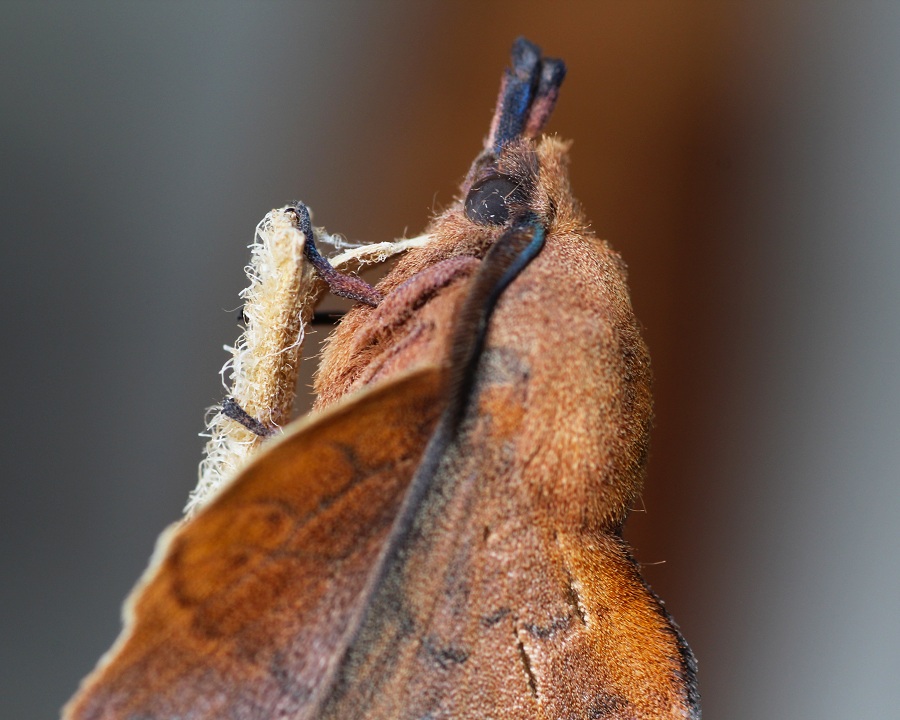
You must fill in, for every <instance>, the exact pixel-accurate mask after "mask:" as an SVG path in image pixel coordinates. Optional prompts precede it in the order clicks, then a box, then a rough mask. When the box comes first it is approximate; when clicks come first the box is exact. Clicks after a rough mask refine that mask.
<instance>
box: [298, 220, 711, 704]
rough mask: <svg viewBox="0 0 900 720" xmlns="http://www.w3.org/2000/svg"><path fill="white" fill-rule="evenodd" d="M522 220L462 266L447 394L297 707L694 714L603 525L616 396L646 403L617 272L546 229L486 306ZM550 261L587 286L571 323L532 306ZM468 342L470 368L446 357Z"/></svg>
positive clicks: (653, 619)
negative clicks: (352, 617) (377, 550)
mask: <svg viewBox="0 0 900 720" xmlns="http://www.w3.org/2000/svg"><path fill="white" fill-rule="evenodd" d="M528 227H529V226H527V225H525V226H521V227H519V228H518V229H517V228H513V229H511V230H509V231H508V232H506V233H504V235H503V236H502V237H501V238H499V239H498V240H497V241H496V243H495V244H494V245H493V246H492V248H491V250H490V251H489V252H488V253H487V255H486V256H485V259H484V260H483V262H482V265H481V267H480V268H479V270H478V272H477V274H476V275H475V276H474V278H473V280H472V283H471V286H470V288H469V292H468V295H467V298H466V302H465V304H464V305H463V307H462V309H461V311H460V312H459V318H458V320H457V326H456V328H455V339H454V343H453V347H454V355H453V360H452V361H451V366H452V367H453V368H454V370H455V371H457V374H456V375H454V378H455V379H454V382H452V383H451V385H450V388H451V400H450V403H451V404H450V406H449V407H450V410H448V412H447V414H446V415H445V418H444V419H443V420H442V421H441V424H440V425H439V427H438V430H437V431H436V434H435V437H434V438H433V439H432V445H431V447H429V450H428V451H427V452H426V455H425V456H424V459H423V463H422V465H421V466H420V468H419V470H418V471H417V474H416V477H415V478H414V479H413V482H412V484H411V486H410V489H409V491H408V493H407V496H406V498H405V500H404V505H403V507H402V508H401V509H400V511H399V514H398V520H397V523H396V524H395V526H394V529H393V531H392V535H391V537H390V539H389V540H388V541H387V544H386V548H387V549H386V552H385V553H384V556H383V557H384V558H385V559H386V562H385V563H384V564H383V565H382V566H381V571H376V572H375V573H374V574H373V582H372V583H370V586H369V589H368V590H367V591H366V604H365V607H364V611H363V613H362V614H361V615H360V622H359V625H357V626H355V627H354V624H355V622H354V623H351V631H350V636H349V641H348V643H347V645H346V647H338V648H337V650H338V654H339V656H338V658H337V664H336V665H335V672H334V674H333V675H329V676H328V678H327V680H326V682H325V683H323V686H322V690H321V691H317V693H316V695H315V697H314V698H313V699H312V700H311V703H310V707H309V708H308V709H307V710H306V711H305V712H304V714H303V715H302V717H303V718H327V719H329V720H337V719H338V718H340V719H341V720H344V719H346V718H366V720H395V719H405V718H409V719H413V718H416V719H420V718H431V719H433V720H437V718H457V719H463V718H472V719H474V718H511V719H516V718H570V717H571V718H576V717H586V718H632V719H636V718H640V719H642V720H644V719H649V718H665V719H667V720H671V719H672V718H689V717H692V716H698V711H697V710H696V695H695V691H694V688H693V685H692V682H693V671H692V670H693V669H692V662H693V661H692V659H691V657H690V653H689V651H688V650H687V649H686V647H685V646H684V644H683V642H682V641H681V639H680V636H679V635H678V632H677V630H676V629H675V627H674V626H673V625H672V624H671V623H670V621H669V620H668V618H667V616H666V615H665V612H664V610H663V609H662V607H661V606H660V604H659V602H658V601H657V600H656V598H655V597H654V596H653V595H652V593H651V592H650V591H649V590H648V589H647V588H646V587H645V585H644V584H643V582H642V580H641V578H640V575H639V574H638V572H637V569H636V567H635V565H634V563H633V561H632V560H631V559H630V557H629V556H628V552H627V549H626V547H625V546H624V543H623V542H622V541H621V539H620V538H619V537H618V535H617V528H618V527H620V524H621V519H622V518H623V517H624V507H625V503H626V501H627V499H628V498H630V497H632V496H633V492H634V489H633V488H634V483H635V482H636V478H637V477H639V476H638V473H639V472H640V467H641V465H640V462H641V458H642V448H643V447H644V441H645V423H644V422H643V418H639V420H640V421H636V420H635V418H634V408H635V406H638V407H639V408H640V409H641V410H642V411H646V410H648V408H649V405H647V404H641V401H643V400H644V399H645V394H646V393H647V392H648V391H647V387H646V385H647V383H646V375H645V374H642V373H629V372H628V371H627V368H628V365H627V363H629V362H630V361H632V360H633V359H634V358H635V357H641V356H642V353H641V352H640V351H641V349H642V346H641V345H640V344H639V341H637V343H635V341H634V339H633V334H632V333H631V328H632V327H633V320H632V319H631V318H630V308H628V306H627V304H626V303H623V302H619V303H611V302H610V300H609V298H610V297H612V298H613V300H615V299H617V298H621V289H620V288H621V282H620V279H619V276H618V275H617V274H616V273H615V272H613V271H609V270H608V269H605V268H606V267H607V266H605V265H604V264H603V262H602V258H601V259H598V258H597V254H596V251H597V246H596V245H594V244H593V242H591V241H587V240H579V241H577V242H572V240H571V238H569V237H566V236H563V235H553V236H551V237H550V238H549V239H548V240H547V243H546V247H545V248H544V249H543V250H542V251H541V254H540V255H538V256H537V258H536V259H534V261H533V262H532V263H531V264H529V265H528V268H527V269H526V270H524V271H523V272H522V275H521V276H520V277H519V278H518V279H517V280H516V284H514V285H513V286H512V287H511V289H510V291H509V292H508V293H507V294H506V295H504V296H503V301H500V303H499V304H498V305H497V311H496V313H495V314H493V315H492V313H493V310H492V308H493V305H492V303H493V302H494V301H495V300H496V298H497V297H498V296H499V291H498V290H497V287H498V283H499V284H502V282H503V281H504V279H505V278H509V277H510V272H509V271H510V268H512V269H513V270H514V271H515V272H518V271H519V270H521V269H522V267H523V265H522V263H521V258H522V257H525V256H527V255H528V254H529V253H533V250H534V247H533V244H532V243H533V242H534V241H536V240H539V239H540V237H542V235H541V233H542V232H543V230H542V229H541V228H540V227H539V226H536V225H531V226H530V227H531V231H529V230H528V229H527V228H528ZM532 257H533V254H532ZM561 269H568V270H566V272H567V273H568V278H570V279H571V281H572V282H573V284H575V285H576V286H581V287H591V288H596V289H597V291H596V292H595V293H585V294H584V295H583V296H582V297H581V298H580V299H581V301H582V303H584V305H585V306H586V308H585V309H586V311H587V312H586V313H585V314H586V315H587V316H588V317H590V318H591V320H590V322H586V323H584V324H581V325H562V326H555V327H554V326H553V325H552V319H551V318H548V317H545V316H546V314H547V313H548V312H549V311H548V308H549V307H550V306H551V303H550V302H548V300H549V298H547V297H546V294H547V293H549V292H550V290H549V289H548V288H552V287H553V285H552V283H551V282H549V280H551V279H552V278H553V277H554V276H556V277H558V276H559V274H560V272H561ZM610 305H612V309H610ZM616 313H618V314H616ZM487 317H490V322H491V324H490V327H491V330H490V334H489V336H488V337H486V338H485V344H484V352H479V349H480V347H481V343H480V341H478V340H477V338H478V337H479V336H478V333H477V332H475V331H474V330H473V328H483V327H485V325H486V320H487ZM476 318H477V320H476ZM547 328H552V332H548V331H547V330H546V329H547ZM473 353H474V354H473ZM469 357H471V358H473V362H475V363H476V364H475V365H474V366H471V370H472V375H471V383H472V384H469V382H468V381H463V380H462V379H461V377H462V376H460V375H459V373H458V369H459V368H460V367H470V366H469V362H468V360H466V361H464V360H462V359H461V358H469ZM573 383H574V385H573ZM469 388H471V390H469ZM462 397H465V400H464V401H462V400H460V398H462ZM459 402H464V405H463V407H460V408H459V409H460V413H464V415H461V416H460V421H459V422H455V423H454V424H452V427H453V430H452V431H451V432H450V433H449V434H448V435H447V436H446V437H447V442H446V443H445V444H444V445H443V446H439V445H438V444H437V443H436V440H437V439H438V438H440V437H442V436H443V435H444V434H445V426H446V425H447V423H446V422H445V420H446V418H448V417H450V416H453V415H454V411H453V408H456V407H457V403H459ZM435 447H438V448H439V449H440V452H438V453H436V454H434V457H436V458H437V460H436V462H437V464H436V466H432V465H431V461H432V458H433V453H432V448H435ZM429 467H433V469H432V470H428V468H429ZM407 510H409V512H407ZM407 517H409V520H406V519H405V518H407Z"/></svg>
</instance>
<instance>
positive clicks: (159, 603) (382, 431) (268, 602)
mask: <svg viewBox="0 0 900 720" xmlns="http://www.w3.org/2000/svg"><path fill="white" fill-rule="evenodd" d="M444 384H445V383H444V380H443V373H442V371H440V370H438V369H437V368H426V369H423V370H420V371H417V372H414V373H412V374H409V375H406V376H405V377H402V378H399V379H397V380H394V381H390V382H386V383H385V384H383V385H382V386H380V387H375V388H373V389H371V390H368V391H365V392H362V393H360V394H358V395H357V396H355V397H353V398H350V399H348V400H347V401H346V402H343V403H339V404H338V406H336V407H334V408H332V409H330V410H327V411H325V412H324V413H322V414H321V415H320V416H318V417H315V418H312V419H311V420H310V421H307V422H304V423H301V424H300V426H299V427H298V428H297V429H296V430H295V431H293V432H291V433H290V434H288V435H287V436H286V437H284V438H282V439H280V440H279V441H274V442H273V443H272V445H271V446H270V447H268V448H267V449H266V450H264V451H263V452H262V453H261V454H260V456H259V457H258V458H257V459H255V460H254V461H253V462H252V463H251V464H250V465H248V467H247V468H246V469H245V470H243V471H242V472H241V474H240V475H239V476H238V477H237V478H235V480H234V481H233V482H232V483H231V484H229V485H228V487H227V488H225V489H224V490H223V491H222V492H221V493H220V494H219V495H218V496H217V497H216V498H215V499H214V500H213V501H212V502H211V504H210V505H209V506H208V507H207V508H205V509H204V510H203V511H202V512H201V513H200V514H198V515H197V516H196V517H195V518H193V519H191V520H190V521H186V522H184V523H182V524H180V525H175V526H173V527H172V528H170V529H169V530H167V531H166V532H165V533H164V534H163V536H162V537H161V538H160V541H159V543H158V546H157V550H156V552H155V554H154V559H153V560H152V561H151V566H150V568H149V569H148V570H147V571H146V573H145V575H144V578H142V580H141V581H140V582H139V584H138V586H137V588H136V589H135V590H134V591H133V593H132V595H131V597H130V598H129V600H128V601H127V603H126V608H125V615H126V621H125V628H124V630H123V632H122V634H121V636H120V638H119V639H118V640H117V642H116V644H115V646H114V647H113V648H112V649H111V650H110V651H109V652H108V653H107V655H106V656H105V657H104V658H103V659H102V660H101V661H100V663H99V665H98V667H97V669H96V670H95V671H94V672H93V674H92V675H90V676H89V677H88V678H87V679H86V680H85V681H84V682H83V684H82V687H81V689H80V691H79V692H78V694H77V695H76V696H75V697H74V698H73V699H72V700H71V701H70V703H69V704H68V705H67V707H66V708H65V710H64V712H63V717H64V718H65V719H67V720H76V719H78V720H88V719H91V720H100V719H102V718H108V719H111V718H142V720H150V719H151V718H154V719H158V720H163V719H166V720H168V719H169V718H176V717H177V718H179V719H181V720H201V719H204V718H222V717H267V718H268V717H284V716H287V717H293V716H295V714H296V713H298V712H299V711H300V709H301V708H302V707H303V706H304V705H305V704H306V703H307V700H308V698H309V696H310V694H311V692H312V689H313V688H314V687H316V685H317V684H318V683H319V682H320V680H321V677H322V676H323V673H325V671H326V661H327V658H328V657H329V656H331V655H332V654H333V648H334V646H335V644H336V643H337V642H338V641H339V638H340V637H341V634H342V633H343V631H344V628H345V625H346V623H347V618H348V617H349V616H350V615H351V614H352V613H353V611H354V608H355V607H356V605H357V604H358V601H359V595H360V593H361V592H362V589H363V587H364V585H365V582H366V579H367V577H368V575H369V571H370V568H371V566H372V564H373V563H374V561H375V557H376V556H377V554H378V552H379V549H380V547H381V545H382V543H383V541H384V538H385V536H386V535H387V533H388V531H389V529H390V527H391V524H392V522H393V519H394V515H395V514H396V511H397V506H398V504H399V502H400V499H401V497H402V495H403V492H404V491H405V489H406V487H407V484H408V483H409V480H410V477H411V476H412V474H413V472H414V471H415V468H416V466H417V464H418V462H419V458H420V455H421V453H422V449H423V448H424V447H425V445H426V443H427V440H428V436H429V434H430V433H431V432H432V430H433V428H434V425H435V423H436V421H437V417H438V413H439V412H440V410H441V407H442V405H443V401H442V388H443V387H444Z"/></svg>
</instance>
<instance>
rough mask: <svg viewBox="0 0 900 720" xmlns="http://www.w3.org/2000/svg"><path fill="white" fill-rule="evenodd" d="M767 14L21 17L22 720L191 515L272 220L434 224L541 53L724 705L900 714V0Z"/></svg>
mask: <svg viewBox="0 0 900 720" xmlns="http://www.w3.org/2000/svg"><path fill="white" fill-rule="evenodd" d="M753 7H754V9H753V10H744V11H738V10H736V9H734V7H733V6H726V5H725V4H703V3H690V4H688V3H685V4H682V5H681V6H679V7H676V6H674V5H664V4H644V3H639V4H636V3H630V4H628V5H627V7H626V6H625V4H621V3H606V4H601V3H585V4H579V5H565V4H564V5H557V4H554V5H553V6H552V7H548V8H543V7H540V6H537V5H534V6H528V7H526V8H522V7H521V6H520V5H519V4H513V3H491V4H481V5H479V7H478V9H477V11H476V10H475V9H474V6H468V5H463V4H424V3H422V4H420V3H397V4H383V3H379V4H371V5H364V4H361V3H360V4H346V5H337V4H330V5H326V4H324V3H322V4H320V5H315V6H313V5H302V6H299V7H291V6H288V5H277V6H276V5H274V4H272V5H265V6H252V5H250V4H249V3H248V4H246V5H237V4H227V3H208V4H193V5H191V6H190V7H187V8H185V7H182V6H180V5H175V4H173V5H171V6H169V7H168V8H167V9H163V8H161V7H160V6H155V5H154V6H150V5H147V6H138V5H130V6H124V5H119V4H114V3H81V4H79V5H78V6H77V7H76V6H75V5H67V4H59V5H51V4H35V3H22V4H21V5H17V4H14V3H6V4H5V5H4V8H3V10H2V18H0V48H2V50H0V53H2V61H3V68H4V72H3V73H2V74H0V93H2V95H0V96H2V98H3V107H4V109H3V112H2V113H0V138H2V165H3V174H2V183H3V187H2V194H0V198H2V200H0V202H2V205H3V225H2V227H3V239H4V246H3V250H4V263H3V268H2V282H3V285H2V287H3V290H4V292H5V310H6V312H5V335H6V341H5V343H4V348H3V355H2V358H3V375H2V377H3V379H4V392H3V399H4V403H5V411H4V413H3V419H4V428H3V432H2V435H0V437H2V440H3V443H4V452H3V458H4V471H3V476H2V503H0V533H2V548H0V553H2V563H3V570H2V572H3V574H2V583H0V603H2V606H0V608H2V623H3V625H2V631H0V684H2V685H0V716H2V717H8V718H38V717H52V716H53V715H54V714H55V713H56V712H57V709H58V707H59V706H60V705H61V704H62V703H63V702H64V701H65V699H66V698H67V697H68V696H69V695H70V694H71V693H72V692H73V691H74V689H75V687H76V684H77V682H78V680H79V679H80V677H81V676H83V675H84V674H85V673H86V672H87V671H88V670H90V668H91V667H92V666H93V664H94V662H95V661H96V659H97V658H98V657H99V655H100V654H101V653H102V652H103V651H104V650H106V649H107V648H108V647H109V645H110V643H111V642H112V640H113V639H114V637H115V636H116V633H117V632H118V629H119V619H118V613H119V606H120V603H121V600H122V598H123V597H124V596H125V594H126V593H127V592H128V590H129V588H130V587H131V586H132V585H133V583H134V581H135V580H136V578H137V577H138V575H139V573H140V572H141V570H142V569H143V568H144V566H145V564H146V561H147V558H148V557H149V554H150V552H151V549H152V546H153V542H154V539H155V538H156V536H157V534H158V533H159V531H160V530H161V529H162V528H163V527H164V526H165V525H166V524H167V523H169V522H171V521H173V520H174V519H175V518H177V517H178V515H179V512H180V509H181V506H182V504H183V502H184V500H185V498H186V495H187V493H188V491H189V489H190V488H191V487H192V485H193V482H194V478H195V472H196V463H197V461H198V459H199V455H200V448H201V444H202V441H201V440H200V439H199V438H198V437H197V436H196V435H197V433H198V432H199V431H200V429H201V427H202V426H201V418H202V414H203V409H204V408H205V407H206V406H208V405H211V404H213V403H215V402H216V401H217V400H219V399H220V397H221V395H222V388H221V386H220V384H219V381H218V376H217V372H218V369H219V368H220V367H221V365H222V363H223V362H224V360H225V354H224V353H223V352H222V351H221V349H220V348H221V346H222V345H223V344H225V343H229V342H231V341H232V340H233V339H234V337H235V336H236V334H237V329H236V325H235V319H236V314H235V313H233V312H230V311H231V310H232V309H235V308H237V306H238V304H239V301H238V299H237V292H238V291H239V290H240V289H241V288H242V287H243V285H244V279H243V275H242V272H241V268H242V266H243V264H244V263H245V262H246V259H247V251H246V247H245V246H246V245H247V244H248V243H249V242H250V240H251V239H252V231H253V227H254V225H255V223H256V222H257V221H258V219H259V218H260V217H261V216H262V215H263V214H264V213H265V212H266V211H267V210H268V209H270V208H271V207H273V206H278V205H281V204H283V203H284V202H285V201H287V200H291V199H294V198H301V199H303V200H305V201H306V202H308V203H309V204H310V205H311V206H312V208H313V209H314V210H315V213H316V222H317V223H318V224H322V225H325V226H327V227H328V228H329V229H331V230H332V231H338V232H342V233H344V234H346V235H347V236H348V237H350V238H351V239H358V240H371V241H379V240H385V239H389V238H393V237H396V236H398V235H400V234H402V233H403V231H404V230H406V229H408V231H409V232H410V233H415V232H417V231H418V230H419V229H420V228H421V227H422V226H423V225H424V224H425V222H426V220H427V217H428V215H429V212H430V211H431V209H432V208H439V207H440V206H441V205H442V204H445V203H447V202H448V201H449V200H450V199H451V198H452V195H453V192H454V190H455V186H456V182H457V181H458V179H459V178H460V176H461V175H462V173H464V172H465V170H466V168H467V167H468V163H469V161H470V160H471V158H472V156H473V155H474V153H475V152H476V151H477V150H478V148H479V144H480V141H481V138H482V136H483V134H484V133H485V132H486V128H487V123H488V120H489V117H490V110H491V107H492V105H493V100H494V94H495V92H496V86H497V81H498V78H499V73H500V70H501V68H502V67H503V65H504V63H505V62H506V57H507V51H508V46H509V44H510V42H511V40H512V39H513V38H514V37H515V36H516V35H518V34H520V33H524V34H527V35H528V36H529V37H531V38H532V39H534V40H535V41H537V42H539V43H540V44H542V45H543V46H544V47H545V49H546V50H547V51H548V52H551V53H556V54H559V55H561V56H563V57H564V58H565V59H566V61H567V62H568V65H569V68H570V75H569V79H568V80H567V83H566V86H565V87H564V89H563V94H562V100H561V103H560V106H559V109H558V112H557V114H556V116H555V118H554V119H553V121H552V123H551V127H550V130H551V131H554V132H559V133H560V134H561V135H563V136H565V137H568V138H572V139H574V140H575V145H574V147H573V151H572V159H573V167H572V175H573V182H574V186H575V190H576V193H577V194H578V196H579V197H580V198H581V199H582V201H583V202H584V204H585V206H586V208H587V209H588V213H589V215H590V216H591V217H592V218H593V219H594V222H595V226H596V228H597V231H598V233H599V234H600V235H601V236H603V237H607V238H609V239H610V240H611V241H612V242H613V243H614V244H615V246H616V247H617V248H619V249H620V250H621V252H622V254H623V255H624V257H625V259H626V260H627V261H628V263H629V266H630V270H631V284H632V288H633V295H634V302H635V305H636V308H637V311H638V315H639V317H640V318H641V319H642V321H643V322H644V324H645V326H646V335H647V339H648V342H649V344H650V348H651V351H652V353H653V358H654V365H655V371H656V378H657V383H656V397H657V428H656V432H655V436H654V448H653V455H652V461H651V470H650V477H649V480H648V486H647V490H646V492H645V495H644V504H645V506H646V509H647V511H648V512H647V513H646V514H644V513H636V514H635V515H634V516H633V518H632V521H631V527H630V530H629V534H630V537H631V538H632V540H633V542H634V543H635V545H636V547H637V554H638V557H639V559H641V560H642V561H643V562H646V563H655V562H657V561H663V560H664V561H665V564H663V565H653V564H651V565H649V566H648V567H647V568H646V572H647V575H648V577H649V578H650V580H651V582H652V584H653V585H654V587H655V588H656V589H657V590H658V591H659V593H660V594H661V595H662V596H663V597H664V598H665V599H666V601H667V603H668V606H669V608H670V609H671V610H672V612H673V613H674V614H675V616H676V617H677V619H678V620H679V621H680V623H681V625H682V627H683V629H684V632H685V634H686V636H687V637H688V638H689V640H690V641H691V643H692V645H693V646H694V648H695V650H696V652H697V655H698V657H699V659H700V667H701V687H702V691H703V695H704V707H705V710H706V715H707V717H710V718H717V717H727V718H732V720H738V719H739V718H757V717H790V718H843V717H859V718H861V717H872V718H876V717H877V718H881V717H888V716H890V715H891V714H892V712H893V711H894V710H895V708H896V707H897V706H898V705H900V690H898V687H900V686H898V684H897V683H896V667H897V661H898V659H900V657H898V651H897V648H898V647H900V630H898V621H897V618H896V615H897V612H896V610H897V597H898V596H900V587H898V585H900V581H898V568H897V561H896V558H897V557H898V555H900V552H898V551H900V536H898V530H897V509H898V505H900V502H898V482H897V467H898V460H900V457H898V456H900V442H898V441H900V430H898V415H900V413H898V407H900V403H898V401H900V397H898V395H900V393H898V387H900V386H898V382H897V380H896V378H895V373H896V371H897V368H898V350H900V348H898V345H900V342H898V338H900V335H898V331H897V321H896V310H895V309H896V307H897V306H898V302H900V283H898V279H897V278H898V272H897V268H898V266H900V262H898V261H900V244H898V242H897V228H898V227H900V222H898V221H900V217H898V216H900V203H898V201H897V200H898V193H897V188H898V178H900V142H898V133H897V130H896V129H897V128H898V127H900V92H898V91H897V87H898V86H900V83H898V79H900V78H898V70H900V53H898V51H897V49H896V48H897V47H898V46H900V9H897V8H891V9H884V8H881V9H878V10H876V9H875V8H874V6H872V7H870V6H864V5H861V4H855V5H854V6H853V9H852V10H851V9H845V10H842V9H840V8H838V7H837V6H831V5H829V6H825V5H820V4H812V3H810V4H795V5H793V7H792V8H784V7H781V6H780V5H779V6H776V5H771V6H768V5H759V4H754V5H753ZM687 8H689V9H687ZM577 306H578V298H577V297H565V298H560V314H561V316H562V317H563V318H564V317H565V313H566V312H568V311H569V309H571V310H572V311H573V312H575V311H577Z"/></svg>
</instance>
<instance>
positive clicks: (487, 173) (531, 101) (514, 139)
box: [461, 38, 566, 229]
mask: <svg viewBox="0 0 900 720" xmlns="http://www.w3.org/2000/svg"><path fill="white" fill-rule="evenodd" d="M565 74H566V67H565V65H564V63H563V62H562V60H558V59H556V58H548V57H542V55H541V50H540V48H539V47H538V46H536V45H534V44H533V43H531V42H529V41H528V40H526V39H525V38H519V39H518V40H516V41H515V43H514V44H513V48H512V64H511V67H509V68H507V70H506V72H505V73H504V75H503V79H502V81H501V85H500V94H499V96H498V98H497V105H496V109H495V111H494V118H493V120H492V122H491V129H490V133H489V134H488V137H487V138H486V139H485V143H484V149H483V151H482V153H481V154H480V155H479V156H478V157H477V158H476V159H475V162H474V163H472V167H471V168H470V170H469V172H468V174H467V176H466V179H465V181H464V182H463V184H462V187H461V201H462V210H463V212H464V214H465V217H466V218H467V220H469V221H470V222H471V223H474V224H475V225H477V226H480V227H483V228H485V229H490V228H497V229H500V228H505V227H507V226H509V225H511V224H515V223H516V222H517V221H519V220H521V218H522V217H524V216H526V215H530V216H532V217H537V218H538V219H539V220H540V221H542V222H543V223H544V224H548V223H549V221H551V220H552V215H553V207H554V203H553V202H552V199H551V198H549V197H548V196H547V192H546V188H544V187H542V186H543V185H544V183H542V182H541V180H542V178H541V175H542V164H543V163H542V162H541V158H540V155H541V153H540V152H539V150H538V147H539V145H540V144H541V132H542V130H543V128H544V126H545V125H546V123H547V120H548V119H549V118H550V114H551V112H552V111H553V108H554V106H555V105H556V100H557V97H558V95H559V88H560V86H561V85H562V81H563V79H564V78H565Z"/></svg>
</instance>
